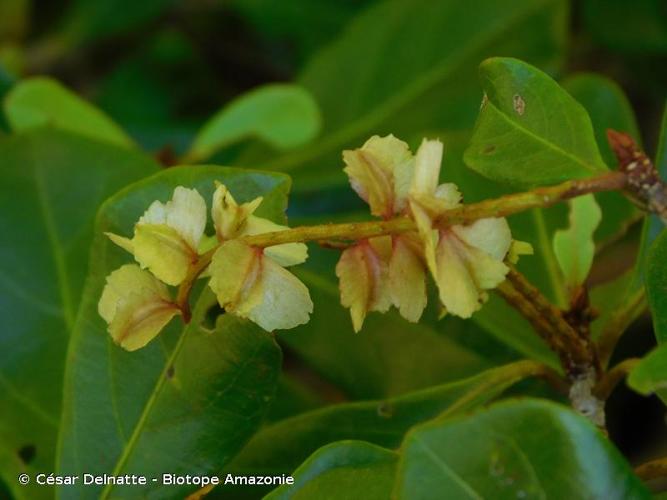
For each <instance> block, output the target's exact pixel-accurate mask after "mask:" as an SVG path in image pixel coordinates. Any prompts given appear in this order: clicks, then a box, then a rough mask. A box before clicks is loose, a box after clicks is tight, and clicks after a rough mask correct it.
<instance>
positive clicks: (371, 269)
mask: <svg viewBox="0 0 667 500" xmlns="http://www.w3.org/2000/svg"><path fill="white" fill-rule="evenodd" d="M336 276H338V278H339V280H340V296H341V303H342V304H343V306H344V307H348V308H350V315H351V316H352V325H353V327H354V330H355V331H356V332H358V331H359V330H361V327H362V325H363V323H364V319H365V317H366V313H367V312H368V311H380V312H385V311H387V310H388V309H389V307H390V306H391V295H390V294H389V287H388V282H387V281H388V269H387V263H386V261H384V260H383V259H382V258H381V257H380V255H379V254H378V252H377V251H376V250H375V249H374V248H373V246H371V244H370V243H368V241H362V242H359V243H357V244H356V245H354V246H352V247H349V248H347V249H345V250H344V251H343V253H342V254H341V256H340V260H339V261H338V264H337V265H336Z"/></svg>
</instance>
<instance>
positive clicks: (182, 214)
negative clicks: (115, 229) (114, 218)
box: [138, 186, 206, 250]
mask: <svg viewBox="0 0 667 500" xmlns="http://www.w3.org/2000/svg"><path fill="white" fill-rule="evenodd" d="M138 224H153V225H167V226H168V227H170V228H172V229H174V230H175V231H176V233H178V235H179V236H181V238H182V239H183V241H185V242H186V243H187V244H188V246H189V247H190V248H191V249H193V250H196V249H197V247H198V246H199V240H200V239H201V237H202V235H203V234H204V227H205V226H206V202H205V201H204V198H202V197H201V195H200V194H199V192H198V191H197V190H196V189H187V188H184V187H183V186H178V187H177V188H176V189H174V194H173V196H172V199H171V200H170V201H168V202H167V203H166V204H162V203H160V202H159V201H154V202H153V203H152V204H151V206H150V207H148V210H147V211H146V212H145V213H144V215H143V216H142V217H141V218H140V219H139V222H138Z"/></svg>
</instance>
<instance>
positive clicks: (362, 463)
mask: <svg viewBox="0 0 667 500" xmlns="http://www.w3.org/2000/svg"><path fill="white" fill-rule="evenodd" d="M397 459H398V455H397V454H396V452H394V451H390V450H387V449H385V448H380V447H379V446H374V445H372V444H369V443H366V442H364V441H340V442H338V443H331V444H329V445H327V446H323V447H322V448H320V449H319V450H317V451H316V452H315V453H313V454H312V455H311V456H310V457H309V458H308V459H307V460H306V461H305V462H304V463H303V464H301V465H300V466H299V468H298V469H297V470H296V471H294V473H293V474H292V476H293V477H294V484H293V485H287V484H286V485H283V486H281V487H280V488H278V489H277V490H275V491H274V492H272V493H271V494H269V495H267V496H266V497H265V498H266V499H267V500H283V499H284V500H287V499H295V500H298V499H303V500H311V499H314V498H329V499H335V498H340V499H341V500H342V499H353V498H363V499H365V500H375V499H376V500H386V499H387V498H389V497H390V495H391V488H392V485H393V483H394V473H395V470H396V462H397Z"/></svg>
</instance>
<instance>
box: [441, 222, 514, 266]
mask: <svg viewBox="0 0 667 500" xmlns="http://www.w3.org/2000/svg"><path fill="white" fill-rule="evenodd" d="M452 231H454V232H455V233H456V234H457V236H458V237H459V238H461V239H462V240H463V241H464V242H465V243H466V244H468V245H470V246H473V247H475V248H479V249H480V250H482V251H484V252H485V253H487V254H489V255H490V256H492V257H493V258H494V259H497V260H503V259H504V258H505V255H507V252H508V250H509V248H510V245H511V244H512V233H511V232H510V228H509V225H508V224H507V220H505V219H504V218H502V219H496V218H491V219H480V220H477V221H475V222H474V223H472V224H469V225H467V226H454V227H452Z"/></svg>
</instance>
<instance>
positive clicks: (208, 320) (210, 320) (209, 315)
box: [201, 303, 225, 331]
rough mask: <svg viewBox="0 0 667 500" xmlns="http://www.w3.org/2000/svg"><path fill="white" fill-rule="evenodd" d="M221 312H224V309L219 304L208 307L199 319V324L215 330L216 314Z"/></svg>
mask: <svg viewBox="0 0 667 500" xmlns="http://www.w3.org/2000/svg"><path fill="white" fill-rule="evenodd" d="M221 314H225V310H224V309H223V308H222V307H220V305H219V304H217V303H216V304H214V305H212V306H211V307H209V308H208V310H207V311H206V314H204V318H203V319H202V321H201V326H202V328H205V329H206V330H211V331H212V330H215V322H216V320H217V319H218V316H220V315H221Z"/></svg>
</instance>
